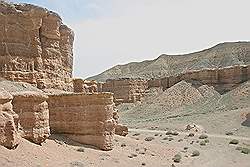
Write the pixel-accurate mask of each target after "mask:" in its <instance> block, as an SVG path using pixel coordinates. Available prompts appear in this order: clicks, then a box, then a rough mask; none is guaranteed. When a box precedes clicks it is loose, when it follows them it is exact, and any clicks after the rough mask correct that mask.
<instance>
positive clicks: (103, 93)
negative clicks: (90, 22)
mask: <svg viewBox="0 0 250 167" xmlns="http://www.w3.org/2000/svg"><path fill="white" fill-rule="evenodd" d="M0 23H1V24H0V145H1V146H3V147H0V155H1V156H0V166H72V167H73V166H85V164H86V165H87V166H88V165H89V166H114V167H116V166H145V165H147V166H172V167H173V166H175V165H174V164H175V163H176V162H175V161H174V160H173V159H171V157H174V155H176V154H181V155H183V158H182V160H181V163H180V166H181V165H184V166H185V165H189V166H200V164H205V162H206V163H207V162H209V163H210V164H209V163H208V164H207V165H208V166H209V165H212V166H216V165H218V164H219V166H220V165H221V164H222V166H223V165H225V164H223V163H225V162H227V163H229V164H230V165H231V166H234V165H236V166H238V165H242V164H243V166H244V167H245V166H246V167H247V166H248V165H249V160H250V159H249V157H246V156H245V157H243V156H242V157H240V156H238V155H239V154H240V153H238V152H236V149H235V148H234V147H230V144H228V143H229V141H228V140H229V139H230V140H231V139H234V140H235V139H238V140H239V141H240V143H239V146H241V147H245V148H248V147H249V146H250V145H249V141H250V140H249V136H250V131H249V126H250V124H249V123H250V103H249V102H250V82H249V80H250V67H249V66H250V42H227V43H221V44H218V45H216V46H214V47H212V48H210V49H206V50H203V51H200V52H195V53H191V54H186V55H166V54H163V55H161V56H159V57H158V58H157V59H154V60H146V61H143V62H133V63H129V64H126V65H117V66H115V67H113V68H111V69H108V70H106V71H104V72H103V73H101V74H99V75H97V76H93V77H90V78H87V79H83V78H74V76H73V73H72V72H73V57H74V56H73V43H74V38H75V37H74V32H73V30H71V29H70V28H69V27H68V26H67V25H65V24H64V23H63V21H62V19H61V17H60V16H59V15H58V14H57V13H55V12H53V11H49V10H48V9H45V8H42V7H38V6H35V5H31V4H15V3H7V2H4V1H1V2H0ZM204 134H207V137H209V140H210V141H207V143H205V145H206V146H204V145H201V144H200V143H201V139H200V138H199V136H200V135H204ZM204 142H205V140H204ZM187 146H188V147H187ZM238 149H239V148H238ZM197 150H200V151H201V157H202V158H201V159H198V157H197V159H196V158H194V157H193V156H192V152H193V151H197ZM249 150H250V147H249ZM190 151H191V152H190ZM221 153H224V154H223V156H221ZM199 154H200V153H199ZM244 154H245V153H244ZM232 157H233V158H232ZM230 158H231V159H230ZM234 158H235V159H234ZM228 159H230V161H228ZM232 159H233V160H232ZM216 160H217V161H216ZM219 160H220V161H219ZM160 164H161V165H160ZM230 165H229V166H230Z"/></svg>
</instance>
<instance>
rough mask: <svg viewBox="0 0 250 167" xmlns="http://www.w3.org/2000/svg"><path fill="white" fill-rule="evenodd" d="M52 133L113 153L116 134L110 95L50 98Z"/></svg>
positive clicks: (56, 96)
mask: <svg viewBox="0 0 250 167" xmlns="http://www.w3.org/2000/svg"><path fill="white" fill-rule="evenodd" d="M49 109H50V127H51V131H52V133H59V134H65V135H67V136H68V137H70V138H71V139H73V140H75V141H77V142H80V143H83V144H89V145H94V146H96V147H98V148H100V149H103V150H110V149H112V145H113V143H112V142H113V135H114V133H115V125H116V123H115V120H114V119H113V112H114V103H113V94H111V93H96V94H81V93H78V94H76V93H72V94H59V95H50V96H49Z"/></svg>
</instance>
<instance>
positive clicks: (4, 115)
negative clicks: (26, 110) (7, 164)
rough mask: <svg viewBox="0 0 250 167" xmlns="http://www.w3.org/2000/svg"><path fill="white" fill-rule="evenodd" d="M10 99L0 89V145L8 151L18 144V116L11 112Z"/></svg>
mask: <svg viewBox="0 0 250 167" xmlns="http://www.w3.org/2000/svg"><path fill="white" fill-rule="evenodd" d="M12 99H13V97H12V96H11V95H10V94H9V93H8V92H6V91H4V90H3V89H0V145H2V146H5V147H6V148H9V149H13V148H15V147H17V146H18V144H19V142H20V137H19V134H18V131H17V128H18V115H16V114H15V113H14V112H13V110H12V104H11V101H12Z"/></svg>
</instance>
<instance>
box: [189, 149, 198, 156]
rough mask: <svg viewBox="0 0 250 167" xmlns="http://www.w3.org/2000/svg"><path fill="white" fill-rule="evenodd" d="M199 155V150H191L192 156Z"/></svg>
mask: <svg viewBox="0 0 250 167" xmlns="http://www.w3.org/2000/svg"><path fill="white" fill-rule="evenodd" d="M199 155H200V152H199V151H198V150H195V151H193V152H192V155H191V156H192V157H197V156H199Z"/></svg>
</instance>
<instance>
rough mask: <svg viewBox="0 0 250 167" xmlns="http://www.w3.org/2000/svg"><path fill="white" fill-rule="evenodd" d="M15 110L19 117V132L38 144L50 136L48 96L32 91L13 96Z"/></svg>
mask: <svg viewBox="0 0 250 167" xmlns="http://www.w3.org/2000/svg"><path fill="white" fill-rule="evenodd" d="M13 96H14V98H13V109H14V111H15V112H16V113H17V114H18V115H19V123H20V127H19V132H20V134H21V136H22V137H23V138H26V139H28V140H30V141H32V142H34V143H36V144H41V143H42V142H44V141H45V140H46V139H47V138H48V137H49V135H50V128H49V109H48V103H47V101H46V100H48V96H46V95H44V94H42V93H38V92H32V91H26V92H18V93H14V94H13Z"/></svg>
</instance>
